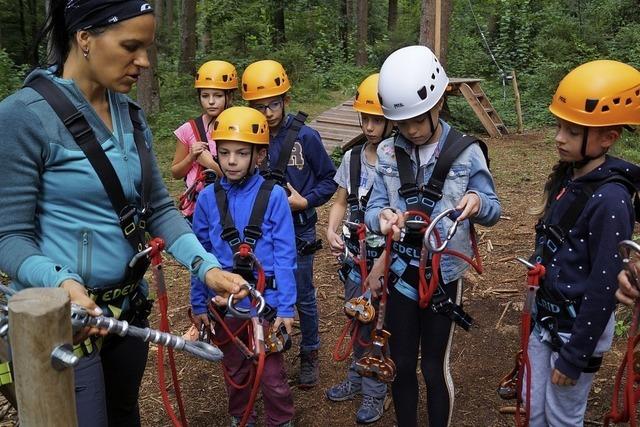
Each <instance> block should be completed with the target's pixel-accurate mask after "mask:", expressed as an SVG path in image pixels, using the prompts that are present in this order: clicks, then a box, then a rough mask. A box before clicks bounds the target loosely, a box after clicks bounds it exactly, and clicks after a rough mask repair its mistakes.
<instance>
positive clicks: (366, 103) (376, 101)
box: [353, 74, 383, 116]
mask: <svg viewBox="0 0 640 427" xmlns="http://www.w3.org/2000/svg"><path fill="white" fill-rule="evenodd" d="M378 80H380V74H371V75H370V76H369V77H367V78H366V79H364V80H363V81H362V83H360V86H358V91H357V92H356V99H355V101H353V109H354V110H356V111H358V112H360V113H366V114H373V115H374V116H382V115H383V113H382V106H381V105H380V98H378Z"/></svg>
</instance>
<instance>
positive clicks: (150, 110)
mask: <svg viewBox="0 0 640 427" xmlns="http://www.w3.org/2000/svg"><path fill="white" fill-rule="evenodd" d="M156 19H158V20H159V19H160V17H159V16H156ZM147 54H148V55H149V63H150V64H151V66H150V67H149V68H147V69H146V70H142V72H141V73H140V79H139V80H138V103H139V104H140V106H141V107H142V109H143V110H144V112H145V113H146V114H154V113H157V112H158V111H160V85H159V83H158V48H157V47H156V45H153V46H151V47H150V48H149V49H148V50H147Z"/></svg>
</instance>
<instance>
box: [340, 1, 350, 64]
mask: <svg viewBox="0 0 640 427" xmlns="http://www.w3.org/2000/svg"><path fill="white" fill-rule="evenodd" d="M338 3H339V7H340V18H339V21H338V33H339V34H340V44H341V45H342V57H343V58H344V60H345V61H346V60H348V59H349V4H348V3H349V1H348V0H339V1H338Z"/></svg>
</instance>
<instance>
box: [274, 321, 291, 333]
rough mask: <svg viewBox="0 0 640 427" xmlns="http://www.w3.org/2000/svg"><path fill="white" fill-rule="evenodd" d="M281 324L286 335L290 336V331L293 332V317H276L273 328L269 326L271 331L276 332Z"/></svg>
mask: <svg viewBox="0 0 640 427" xmlns="http://www.w3.org/2000/svg"><path fill="white" fill-rule="evenodd" d="M281 324H284V328H285V329H286V330H287V333H288V334H289V335H291V331H292V330H293V317H276V320H275V321H274V322H273V326H271V330H272V331H273V332H276V331H277V330H278V328H279V327H280V325H281Z"/></svg>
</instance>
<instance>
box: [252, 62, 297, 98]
mask: <svg viewBox="0 0 640 427" xmlns="http://www.w3.org/2000/svg"><path fill="white" fill-rule="evenodd" d="M289 89H291V84H290V83H289V77H287V72H286V71H285V70H284V67H283V66H282V64H280V63H279V62H277V61H272V60H270V59H266V60H264V61H257V62H254V63H252V64H249V66H248V67H247V68H246V69H245V70H244V73H242V99H244V100H245V101H252V100H254V99H264V98H270V97H272V96H277V95H282V94H284V93H287V91H288V90H289Z"/></svg>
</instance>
